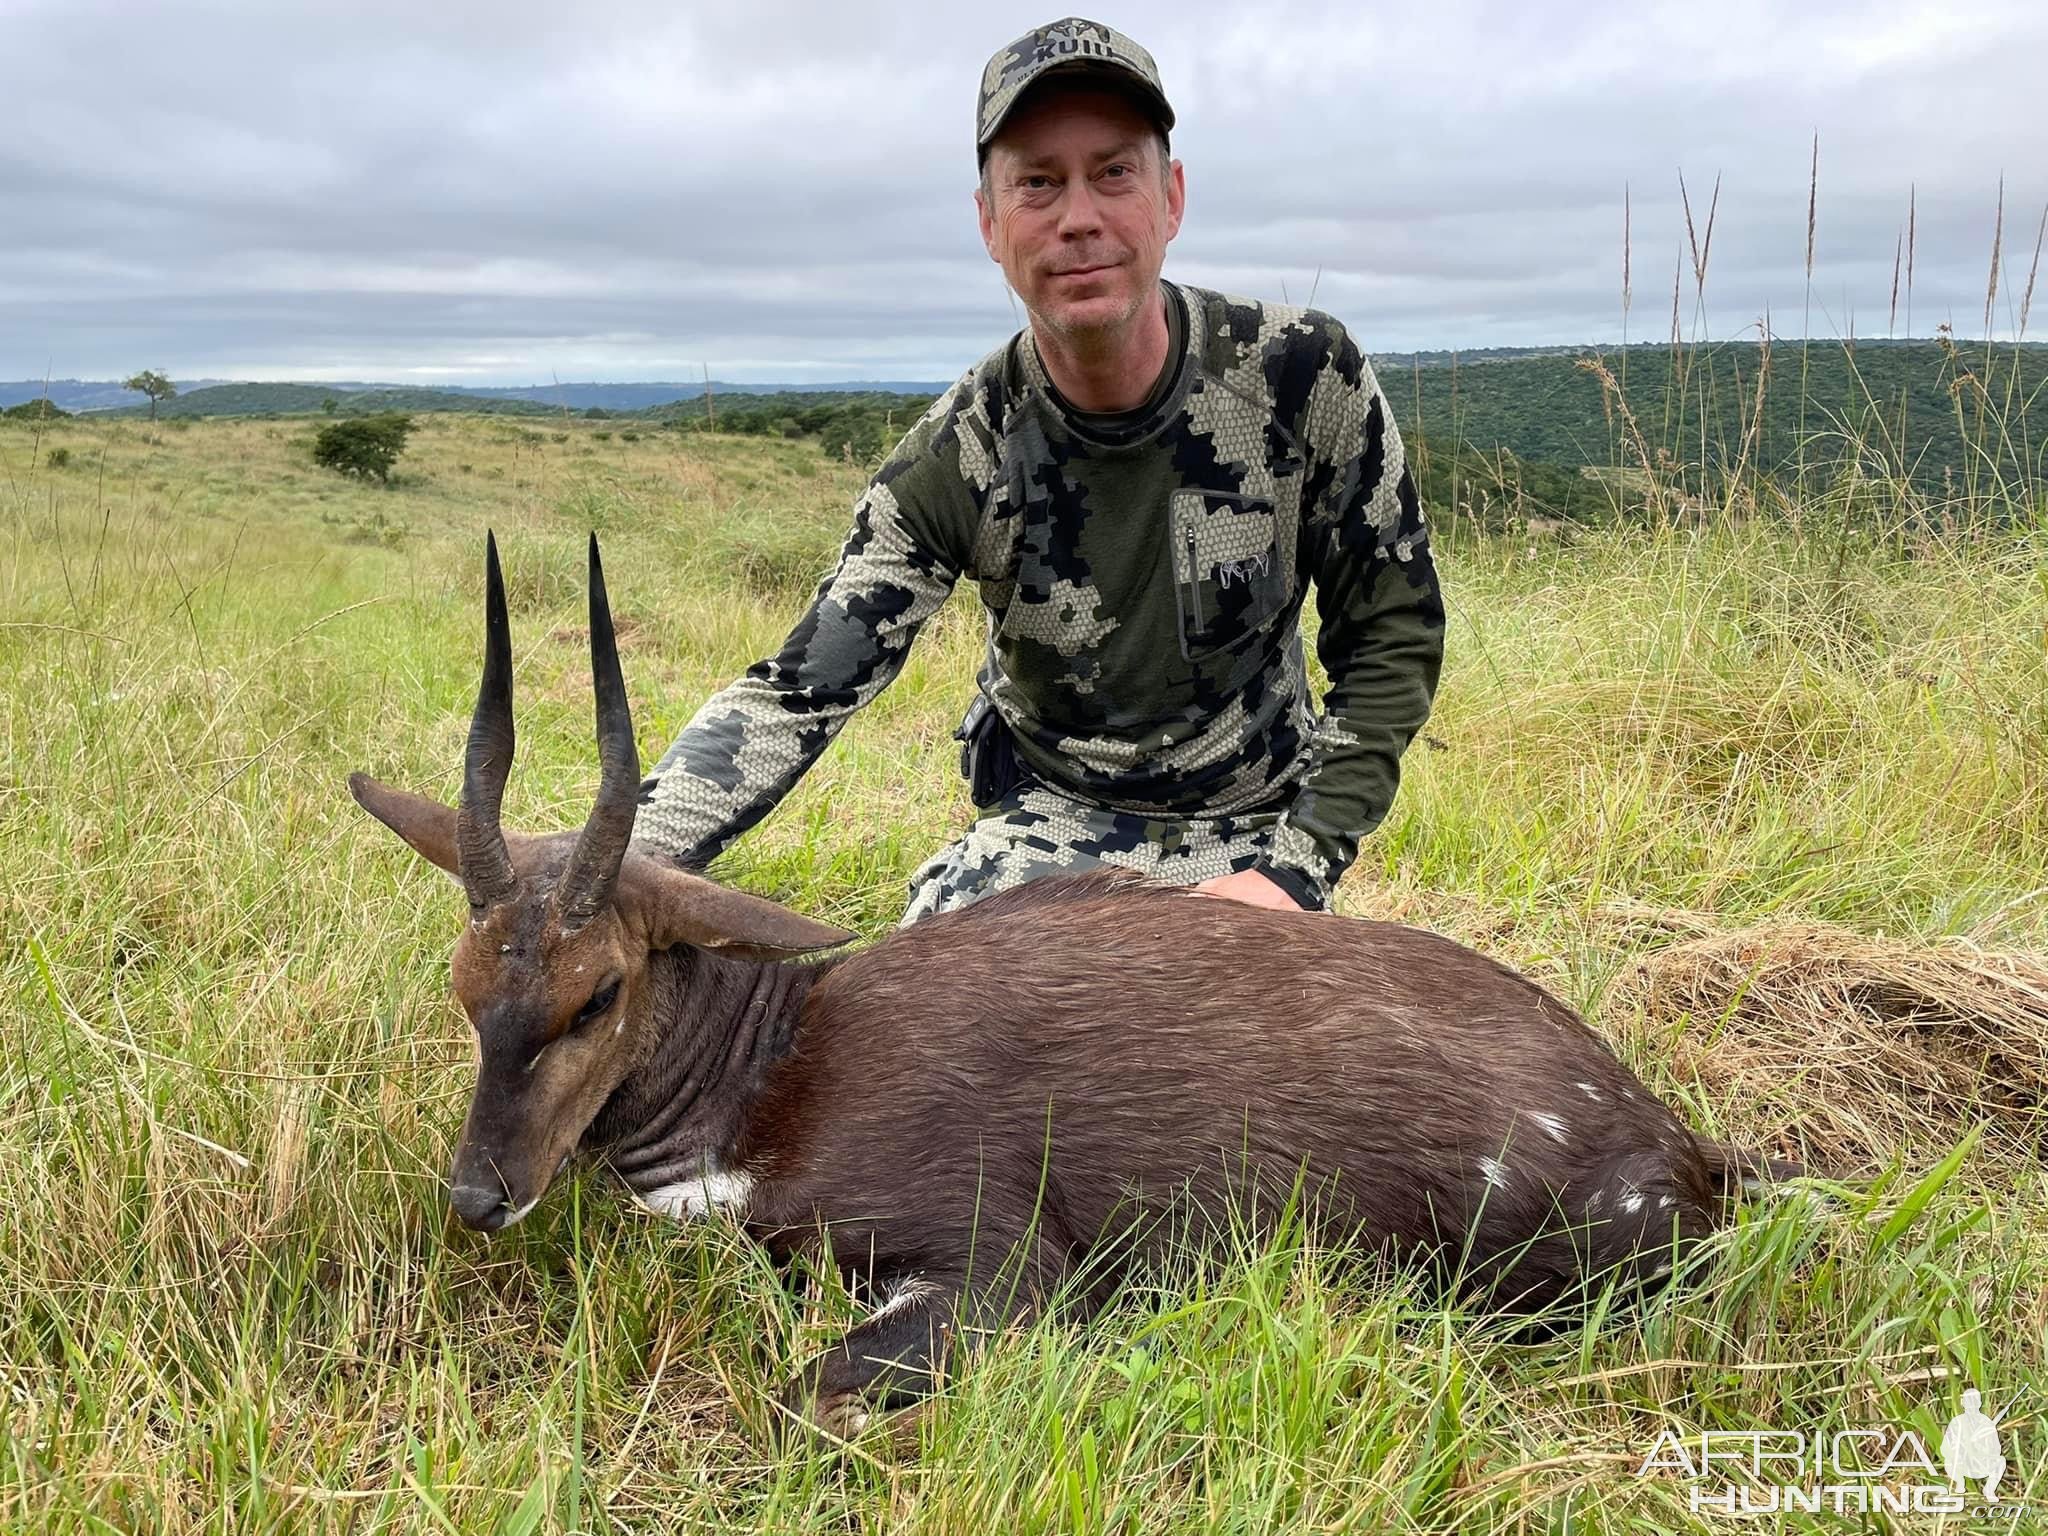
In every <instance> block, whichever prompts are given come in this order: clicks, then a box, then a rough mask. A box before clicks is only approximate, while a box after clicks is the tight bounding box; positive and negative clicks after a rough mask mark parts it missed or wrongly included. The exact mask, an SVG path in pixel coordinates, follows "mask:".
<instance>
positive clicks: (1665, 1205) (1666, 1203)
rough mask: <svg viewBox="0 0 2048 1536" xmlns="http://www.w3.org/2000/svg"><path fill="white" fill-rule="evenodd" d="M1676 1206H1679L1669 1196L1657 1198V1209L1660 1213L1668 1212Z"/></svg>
mask: <svg viewBox="0 0 2048 1536" xmlns="http://www.w3.org/2000/svg"><path fill="white" fill-rule="evenodd" d="M1676 1204H1678V1202H1677V1201H1676V1200H1674V1199H1672V1198H1671V1197H1670V1196H1669V1195H1659V1196H1658V1197H1657V1209H1658V1210H1660V1211H1668V1210H1670V1209H1671V1208H1672V1207H1673V1206H1675V1205H1676Z"/></svg>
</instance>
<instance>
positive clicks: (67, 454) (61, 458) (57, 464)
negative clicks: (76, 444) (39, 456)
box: [43, 448, 71, 469]
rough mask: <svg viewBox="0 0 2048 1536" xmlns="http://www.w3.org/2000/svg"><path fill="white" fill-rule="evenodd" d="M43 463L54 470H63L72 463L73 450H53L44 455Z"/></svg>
mask: <svg viewBox="0 0 2048 1536" xmlns="http://www.w3.org/2000/svg"><path fill="white" fill-rule="evenodd" d="M43 462H44V463H45V464H47V465H49V466H50V468H52V469H62V468H64V466H65V465H67V464H69V463H70V462H71V450H70V449H69V448H52V449H51V450H50V451H49V452H48V453H46V454H44V455H43Z"/></svg>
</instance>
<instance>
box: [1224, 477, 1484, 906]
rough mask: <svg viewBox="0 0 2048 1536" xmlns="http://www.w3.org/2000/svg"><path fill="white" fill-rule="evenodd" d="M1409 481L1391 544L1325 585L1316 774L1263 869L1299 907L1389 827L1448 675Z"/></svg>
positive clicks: (1439, 597)
mask: <svg viewBox="0 0 2048 1536" xmlns="http://www.w3.org/2000/svg"><path fill="white" fill-rule="evenodd" d="M1405 478H1406V477H1405V475H1404V477H1403V481H1404V483H1403V484H1402V486H1401V487H1400V489H1399V491H1398V495H1399V496H1400V499H1401V502H1402V507H1401V512H1400V515H1399V522H1398V523H1397V525H1396V527H1395V529H1394V530H1393V532H1392V536H1391V537H1389V538H1388V539H1387V541H1386V542H1385V544H1384V545H1383V546H1381V548H1380V549H1378V550H1376V551H1375V552H1374V553H1373V554H1372V555H1370V556H1369V557H1364V558H1361V559H1360V560H1359V562H1358V566H1359V568H1357V569H1353V568H1352V567H1350V566H1348V565H1346V564H1344V563H1343V562H1342V560H1341V558H1340V559H1339V561H1338V562H1337V563H1336V565H1335V568H1334V569H1332V571H1331V572H1330V573H1329V575H1328V578H1327V580H1324V581H1320V582H1319V586H1320V587H1321V588H1322V591H1321V592H1320V593H1319V597H1320V598H1321V600H1322V602H1321V606H1322V611H1323V623H1322V630H1321V632H1320V634H1319V635H1318V636H1317V642H1316V651H1317V655H1318V656H1319V657H1320V658H1321V659H1322V662H1323V667H1324V670H1325V671H1326V672H1327V673H1328V674H1329V678H1330V689H1329V692H1328V693H1326V694H1325V695H1324V698H1323V707H1324V713H1323V718H1322V719H1321V720H1320V721H1319V722H1318V724H1317V726H1316V732H1315V736H1314V739H1313V741H1312V743H1311V747H1310V760H1309V767H1308V770H1307V772H1306V773H1305V774H1304V775H1303V777H1302V781H1301V787H1300V789H1299V790H1298V791H1297V792H1296V794H1295V797H1294V800H1293V802H1292V804H1290V805H1289V807H1288V809H1287V813H1286V815H1285V816H1283V817H1282V818H1281V821H1280V825H1279V826H1278V827H1277V828H1276V829H1275V831H1274V836H1273V843H1272V848H1271V851H1270V852H1269V853H1268V855H1267V857H1266V859H1265V861H1264V862H1262V863H1261V865H1260V870H1261V872H1262V873H1264V874H1266V875H1267V876H1268V877H1269V878H1271V879H1272V880H1274V881H1275V883H1277V884H1279V885H1280V886H1281V887H1282V888H1283V889H1285V890H1287V892H1288V893H1289V894H1290V895H1292V896H1294V897H1295V899H1296V900H1298V901H1300V900H1304V898H1312V900H1309V901H1306V902H1305V904H1311V905H1317V906H1322V905H1327V903H1328V900H1329V895H1330V892H1331V891H1332V890H1333V889H1334V888H1335V886H1336V883H1337V880H1338V878H1339V877H1340V876H1341V875H1342V874H1343V873H1344V871H1345V870H1346V869H1348V868H1350V866H1351V863H1352V861H1353V859H1355V858H1356V857H1357V855H1358V843H1359V840H1360V839H1361V838H1363V837H1364V836H1365V835H1366V834H1367V833H1369V832H1371V831H1372V830H1373V829H1374V828H1375V827H1377V826H1378V825H1379V824H1380V822H1381V821H1383V820H1384V819H1385V818H1386V815H1387V812H1388V810H1389V809H1390V808H1391V807H1392V806H1393V803H1394V794H1395V791H1396V790H1397V789H1398V788H1399V787H1400V782H1401V755H1402V753H1403V752H1405V751H1406V750H1407V747H1408V744H1409V742H1410V741H1412V740H1413V739H1414V737H1415V734H1416V732H1417V731H1419V730H1421V729H1422V725H1423V722H1424V721H1426V720H1427V719H1428V718H1429V710H1430V705H1431V702H1432V701H1433V700H1434V698H1435V696H1436V686H1437V679H1438V677H1439V675H1440V673H1441V671H1442V668H1443V647H1444V608H1443V594H1442V591H1441V589H1440V588H1439V586H1438V584H1437V576H1436V566H1435V563H1434V561H1433V560H1432V559H1431V556H1430V552H1429V541H1428V537H1427V535H1426V534H1425V533H1424V531H1423V529H1422V526H1421V521H1420V512H1419V509H1418V508H1416V507H1415V506H1414V502H1413V497H1414V492H1413V488H1412V486H1409V485H1407V484H1405Z"/></svg>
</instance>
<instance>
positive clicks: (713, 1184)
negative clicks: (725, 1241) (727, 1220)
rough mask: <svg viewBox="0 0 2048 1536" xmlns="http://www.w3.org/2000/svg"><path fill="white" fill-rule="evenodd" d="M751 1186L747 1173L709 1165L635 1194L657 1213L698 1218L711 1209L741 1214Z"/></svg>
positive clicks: (678, 1219) (658, 1214) (696, 1219)
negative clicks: (692, 1175) (700, 1171)
mask: <svg viewBox="0 0 2048 1536" xmlns="http://www.w3.org/2000/svg"><path fill="white" fill-rule="evenodd" d="M753 1187H754V1181H753V1178H752V1177H751V1176H750V1175H748V1174H744V1173H727V1172H725V1170H723V1169H721V1168H711V1169H706V1170H705V1172H704V1175H703V1177H701V1178H695V1179H685V1180H683V1181H682V1182H680V1183H677V1184H663V1185H661V1186H660V1187H659V1188H656V1189H650V1190H647V1191H645V1192H644V1193H641V1194H639V1196H638V1198H639V1201H640V1203H641V1204H642V1205H643V1206H645V1207H646V1208H647V1209H648V1210H650V1211H652V1212H654V1214H655V1215H657V1216H667V1217H670V1218H671V1219H673V1220H675V1221H701V1220H702V1219H703V1218H704V1217H706V1216H708V1215H710V1214H711V1213H712V1212H713V1211H726V1212H730V1213H731V1214H732V1215H734V1216H742V1215H744V1214H745V1213H746V1208H747V1195H748V1192H749V1191H751V1190H752V1189H753Z"/></svg>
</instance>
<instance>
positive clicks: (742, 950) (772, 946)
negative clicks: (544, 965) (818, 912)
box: [615, 850, 855, 960]
mask: <svg viewBox="0 0 2048 1536" xmlns="http://www.w3.org/2000/svg"><path fill="white" fill-rule="evenodd" d="M615 900H616V901H617V903H618V905H619V906H620V907H621V908H622V909H627V910H629V911H630V912H631V915H632V916H633V917H635V918H637V919H638V920H639V922H640V924H641V925H643V926H644V927H645V929H646V931H647V947H648V948H649V949H667V948H669V947H670V946H671V945H675V944H694V945H695V946H696V947H697V948H699V949H709V950H713V951H715V952H716V953H718V954H721V955H731V956H733V957H734V958H736V959H742V960H785V959H788V958H789V957H791V956H793V955H801V954H805V953H808V952H809V951H811V950H814V949H830V948H832V947H833V946H834V945H837V944H844V943H846V942H847V941H848V940H850V939H852V938H854V937H855V935H854V934H853V933H852V932H851V931H850V930H849V929H845V928H840V927H836V926H835V925H833V924H831V923H821V922H819V921H818V920H817V919H816V918H811V917H805V916H803V915H802V914H801V913H798V912H792V911H790V910H789V909H788V908H787V907H783V906H778V905H777V904H776V903H774V902H772V901H767V900H764V899H763V898H762V897H759V896H749V895H748V894H747V893H746V892H745V891H734V890H728V889H727V888H726V887H725V886H722V885H720V884H719V883H718V882H717V881H715V880H706V879H705V878H704V877H703V876H701V875H693V874H690V873H688V872H687V871H686V870H681V869H678V868H676V867H675V866H674V865H673V864H668V863H665V862H664V861H663V860H661V859H658V858H654V857H652V856H650V855H648V854H644V853H641V852H639V851H637V850H632V851H629V852H628V853H627V854H626V863H625V867H624V868H623V869H622V870H620V872H619V885H618V895H617V897H616V898H615Z"/></svg>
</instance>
